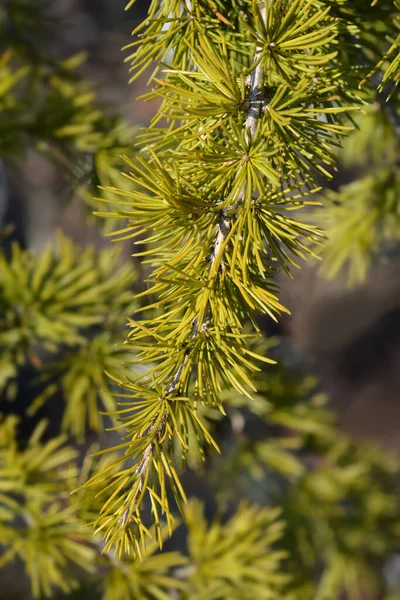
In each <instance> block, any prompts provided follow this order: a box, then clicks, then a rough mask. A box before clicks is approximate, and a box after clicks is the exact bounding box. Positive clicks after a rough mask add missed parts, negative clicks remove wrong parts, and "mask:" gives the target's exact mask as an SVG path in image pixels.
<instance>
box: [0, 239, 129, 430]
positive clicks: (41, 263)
mask: <svg viewBox="0 0 400 600" xmlns="http://www.w3.org/2000/svg"><path fill="white" fill-rule="evenodd" d="M0 271H1V274H0V307H1V310H0V314H1V318H0V344H1V347H2V355H1V387H2V388H6V392H7V394H8V396H9V397H10V398H12V397H13V396H15V395H16V393H17V392H18V390H17V388H16V376H17V374H18V370H19V369H20V368H21V367H22V366H24V365H25V364H26V363H27V362H28V363H30V364H31V365H32V367H33V368H36V369H37V370H38V373H40V377H38V380H37V385H38V386H39V384H40V386H39V389H40V388H42V391H41V392H40V394H38V395H37V397H36V399H35V400H34V402H33V404H32V405H31V407H30V409H29V411H30V412H31V413H33V412H35V411H36V410H37V409H38V408H39V407H40V406H41V405H42V404H43V403H44V402H45V401H46V400H48V399H49V398H51V397H52V396H53V395H54V393H55V392H56V391H57V390H58V389H61V390H62V391H63V396H64V398H65V402H66V409H65V413H64V420H63V424H64V427H65V429H66V430H68V431H70V432H71V433H73V434H74V435H76V436H77V437H79V438H80V439H82V438H83V436H84V433H85V429H86V427H87V425H89V427H90V428H92V429H95V430H97V431H98V432H101V431H102V429H103V426H102V419H101V416H100V414H99V411H100V410H108V411H112V410H113V409H114V408H115V401H114V399H113V396H112V395H111V393H110V385H109V382H108V379H107V377H106V376H105V370H110V369H113V370H114V371H115V372H119V371H120V372H124V371H126V372H129V367H128V366H123V365H121V361H122V360H123V355H124V352H123V351H122V350H121V349H120V348H118V346H117V344H118V342H119V341H120V337H119V336H120V332H121V329H122V328H123V326H124V324H125V322H126V318H127V315H128V314H131V313H132V310H133V303H132V293H131V291H130V287H131V285H132V282H133V281H134V279H135V273H134V271H133V270H132V267H131V266H130V265H122V264H121V262H120V252H119V249H118V248H112V249H105V250H103V251H101V252H100V253H99V254H98V255H97V256H96V254H95V250H94V248H93V247H90V246H88V247H87V248H85V249H84V250H83V249H82V248H80V247H79V245H77V244H74V243H73V242H72V240H70V239H68V238H66V237H65V236H63V235H62V234H60V235H59V237H58V248H57V251H56V249H55V248H54V247H53V245H52V244H49V245H48V246H47V248H46V249H45V250H44V251H43V252H42V254H41V255H40V256H32V255H31V254H29V253H28V252H26V251H23V250H21V248H20V247H19V246H18V245H17V244H15V245H14V246H13V247H12V252H11V257H10V260H7V258H6V256H5V254H4V253H3V254H0ZM62 348H67V349H68V351H67V355H66V356H64V357H61V356H60V351H61V349H62ZM57 353H58V357H57ZM49 354H50V355H51V354H55V355H56V356H55V358H54V359H53V360H52V361H50V362H49V360H48V359H47V360H46V361H45V362H46V365H45V368H42V359H43V358H45V357H46V358H47V357H48V355H49Z"/></svg>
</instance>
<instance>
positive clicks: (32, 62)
mask: <svg viewBox="0 0 400 600" xmlns="http://www.w3.org/2000/svg"><path fill="white" fill-rule="evenodd" d="M60 26H61V25H60V24H59V23H58V17H57V14H56V12H55V8H54V7H53V8H52V6H51V3H50V2H47V1H41V0H34V1H33V2H31V1H30V0H6V1H5V2H3V3H2V5H1V6H0V53H1V54H0V154H1V155H2V157H3V158H6V159H7V160H9V161H12V162H13V164H14V165H15V166H16V167H18V166H19V164H20V162H21V160H22V159H23V156H24V154H25V152H26V151H27V150H28V149H34V150H36V151H38V152H41V153H42V154H43V155H45V156H46V157H48V159H49V160H51V161H52V162H53V164H55V165H56V166H57V167H58V168H59V169H60V172H61V174H62V175H63V176H64V177H65V180H66V183H65V185H64V189H65V192H66V193H65V192H64V196H65V198H66V199H67V198H68V196H72V195H73V194H78V195H80V196H81V197H82V198H83V199H84V200H85V201H86V202H87V203H88V204H89V206H93V195H96V193H97V188H98V186H99V185H103V186H109V185H119V184H120V183H121V180H123V178H122V176H121V170H122V169H123V163H122V161H121V159H120V156H121V154H125V153H126V152H128V150H129V152H132V150H133V148H134V139H135V131H134V130H133V129H132V127H130V126H129V125H128V124H127V123H125V122H124V121H123V120H122V119H121V117H119V116H117V115H114V114H112V112H111V111H110V110H104V107H102V106H101V105H100V103H99V102H98V101H97V100H96V96H95V89H94V86H93V85H92V84H91V83H90V82H88V81H86V80H85V79H83V78H82V76H81V75H80V71H79V68H80V67H81V66H82V64H83V63H84V62H85V54H84V53H80V54H77V55H75V56H72V57H68V58H66V59H60V57H59V56H57V55H55V56H54V52H53V53H52V52H51V48H52V44H51V43H49V41H51V40H52V39H53V38H54V35H55V34H54V30H56V29H57V27H58V28H59V27H60ZM53 42H54V40H53ZM68 189H69V191H68Z"/></svg>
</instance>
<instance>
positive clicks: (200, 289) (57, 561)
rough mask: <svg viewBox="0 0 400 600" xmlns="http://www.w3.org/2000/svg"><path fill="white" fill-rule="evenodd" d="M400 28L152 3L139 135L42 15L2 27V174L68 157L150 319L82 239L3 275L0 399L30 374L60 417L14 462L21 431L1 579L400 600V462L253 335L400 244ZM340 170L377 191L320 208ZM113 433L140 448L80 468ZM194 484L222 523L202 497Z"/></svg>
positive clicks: (2, 453) (16, 258) (329, 9)
mask: <svg viewBox="0 0 400 600" xmlns="http://www.w3.org/2000/svg"><path fill="white" fill-rule="evenodd" d="M133 4H134V0H133V1H131V2H130V3H129V6H132V5H133ZM399 9H400V7H399V5H398V1H397V0H395V2H394V3H392V2H384V1H383V0H381V1H380V2H378V3H376V2H374V3H373V5H372V6H365V3H363V2H361V0H351V2H350V1H349V0H318V1H311V0H291V1H289V0H268V1H264V0H261V1H260V0H229V1H227V0H152V2H151V6H150V9H149V16H148V18H147V19H146V20H145V21H144V22H143V23H142V24H141V25H140V26H139V27H138V28H137V30H136V32H135V35H136V38H135V41H134V42H133V43H132V44H130V45H129V48H130V49H131V55H130V56H129V57H128V61H129V62H130V63H131V65H132V78H133V79H134V78H136V77H138V76H139V75H140V74H142V73H144V72H145V71H147V70H148V69H149V68H152V69H153V70H152V72H151V74H150V78H149V86H150V89H149V91H148V93H146V94H145V96H144V100H146V101H152V100H156V101H157V102H158V106H159V109H158V111H157V113H156V115H155V117H154V119H153V121H152V123H151V125H150V127H149V128H147V129H146V130H144V132H142V133H141V134H137V132H133V131H132V129H131V128H129V127H127V126H126V124H124V123H123V122H122V121H121V120H120V119H119V118H118V117H116V116H114V115H111V116H110V114H109V113H108V112H107V111H106V110H103V108H102V107H100V106H99V104H98V103H97V102H96V99H95V97H94V93H93V88H92V86H91V85H90V84H88V83H87V82H86V81H84V80H83V79H82V78H81V76H80V75H79V65H80V63H81V61H82V59H83V57H82V56H81V55H79V56H75V57H72V58H70V59H67V60H63V61H57V60H55V59H54V57H52V56H51V53H49V52H48V49H47V45H46V39H47V38H46V36H47V33H48V32H49V31H51V22H46V19H47V18H48V15H49V14H50V13H49V7H48V6H46V3H44V2H43V3H42V2H38V3H37V4H35V7H34V8H32V4H31V3H30V2H29V1H28V0H9V1H7V2H6V3H5V4H4V5H3V6H2V7H1V8H0V30H1V33H2V37H1V42H0V43H1V44H2V45H3V48H2V50H3V54H2V55H1V59H0V153H1V155H2V158H3V159H4V160H5V161H7V164H10V163H12V164H13V166H14V167H15V166H18V163H19V161H21V159H22V158H23V157H24V154H25V153H26V151H27V150H29V149H35V150H36V151H39V152H42V153H44V154H45V155H46V156H48V157H49V159H51V160H52V161H54V163H55V164H56V165H57V166H58V167H61V169H62V172H63V173H64V174H67V175H68V176H69V177H71V178H72V183H73V193H74V194H75V195H79V196H81V197H82V198H83V199H84V200H85V201H86V202H88V203H89V204H90V205H92V206H94V205H95V206H96V210H97V213H96V214H97V216H98V217H101V218H102V219H97V221H99V222H100V221H101V222H106V223H109V225H108V231H110V230H112V234H111V237H112V239H113V240H115V241H122V240H126V239H127V240H129V243H131V244H132V243H133V244H134V246H135V249H136V250H137V252H136V256H137V257H138V258H139V259H140V260H141V262H142V264H143V265H144V268H145V270H146V272H147V273H148V274H149V276H148V279H147V281H146V289H145V291H142V292H140V293H138V294H136V297H135V299H133V297H132V285H133V284H134V282H135V279H136V273H135V270H134V268H133V266H132V265H131V264H123V262H122V259H121V255H120V250H119V247H118V245H117V246H114V247H113V248H112V249H109V248H106V249H105V250H102V251H96V250H95V249H94V248H93V247H87V248H84V249H83V248H81V247H80V246H79V245H77V244H75V243H74V242H73V241H72V240H71V239H69V238H68V237H66V236H65V235H64V234H62V233H59V235H58V239H57V242H56V243H55V244H49V245H48V247H47V248H46V249H45V250H44V251H43V252H42V253H40V254H39V255H35V254H33V253H32V252H30V251H26V250H24V249H22V248H21V247H20V245H18V244H16V243H14V244H12V245H11V248H10V251H8V249H6V250H4V251H3V252H2V253H1V255H0V347H1V356H0V388H1V391H2V392H3V395H4V396H5V397H7V398H8V399H12V398H15V396H16V395H17V394H19V393H20V390H19V389H18V382H19V381H20V377H19V376H20V374H21V371H23V370H24V369H26V368H27V367H29V369H32V370H33V372H34V378H33V379H34V390H35V394H34V396H35V397H34V400H33V402H32V403H31V404H30V406H29V408H28V409H27V415H29V416H33V415H37V413H38V411H41V409H42V407H43V406H44V405H45V403H46V402H58V401H59V399H60V398H63V399H64V402H65V407H64V410H63V417H62V428H63V430H64V433H63V435H61V436H56V437H54V436H53V435H51V434H49V432H48V429H47V427H48V424H47V422H46V421H43V420H40V421H39V423H38V425H37V426H36V428H35V430H34V431H33V433H32V434H31V435H30V437H29V439H27V440H25V441H24V440H22V441H20V442H18V438H19V437H20V436H19V426H20V423H19V421H18V419H17V418H16V417H15V416H12V415H11V416H7V417H3V419H2V421H1V422H0V547H1V556H0V567H3V568H4V569H8V568H9V567H10V566H11V565H15V564H16V565H21V564H22V565H23V566H24V570H25V572H26V574H27V576H28V578H29V580H30V586H31V590H32V594H33V595H34V596H35V597H37V598H43V597H54V594H55V593H57V592H60V593H61V594H62V596H61V597H63V598H65V596H66V595H67V597H70V598H72V597H73V596H72V595H71V596H69V594H70V593H71V590H73V589H76V590H77V592H76V593H77V594H79V591H80V590H86V589H88V590H89V592H85V591H83V592H82V593H83V594H84V597H93V598H102V599H103V600H119V599H122V598H123V599H124V600H125V599H127V600H130V599H132V600H167V599H168V598H172V599H173V600H189V599H190V600H210V599H211V600H231V599H232V600H235V599H236V600H246V599H247V598H248V599H250V598H251V599H252V600H253V599H254V600H284V599H285V600H341V599H342V598H343V594H344V593H345V594H347V596H346V598H347V597H348V598H349V599H350V600H359V598H360V596H361V594H363V593H375V592H376V593H377V594H378V593H379V594H381V595H382V598H384V600H395V599H396V598H397V597H398V595H399V594H400V582H396V581H392V580H390V581H389V579H388V578H387V570H388V563H389V561H390V559H392V558H393V557H395V556H396V555H397V554H398V553H400V543H399V539H400V500H399V499H400V490H399V485H400V483H399V482H400V477H399V475H400V474H399V467H398V465H397V464H396V461H395V460H393V459H392V458H391V457H389V456H387V455H386V454H384V453H383V452H382V451H380V450H378V449H376V448H374V447H371V446H370V445H367V444H363V443H356V442H354V441H352V440H350V439H348V438H347V437H346V436H344V435H342V434H341V433H340V432H339V431H338V429H337V427H336V424H335V419H334V416H333V415H332V413H331V412H330V411H329V410H328V408H327V406H326V402H327V399H326V398H325V397H324V395H323V394H321V393H320V392H319V390H318V382H317V381H316V380H315V379H314V378H312V377H307V376H304V374H303V373H302V372H301V371H300V370H297V369H295V368H293V367H289V366H287V365H286V364H285V360H284V359H282V355H283V356H284V353H285V352H284V342H283V343H282V344H281V345H280V346H276V345H275V344H274V340H267V339H265V338H264V337H263V334H262V328H261V327H260V325H259V321H258V317H259V315H260V314H264V315H267V316H268V317H269V318H272V319H277V318H279V316H280V315H281V314H282V313H284V312H288V309H287V308H286V307H285V306H283V305H282V304H281V303H280V300H279V290H278V285H277V281H276V275H277V273H278V272H279V271H283V273H285V274H287V275H288V276H289V277H290V276H291V272H292V271H293V269H294V268H297V267H298V265H299V263H300V262H301V261H302V260H303V259H307V258H309V257H313V256H314V255H319V256H321V257H322V259H323V261H322V268H323V269H325V272H327V273H328V274H330V275H331V276H335V275H337V274H338V273H339V272H340V271H341V270H343V269H344V268H348V276H349V280H350V281H351V282H357V281H360V280H362V279H363V278H364V277H365V276H366V273H367V269H368V267H369V266H370V264H372V263H373V261H374V260H375V259H376V258H377V257H380V256H381V254H382V247H383V246H386V245H388V244H390V245H393V244H394V243H395V242H396V241H398V235H399V231H400V227H399V223H398V220H399V203H398V198H399V189H400V188H399V185H400V175H399V161H398V144H399V133H400V132H399V116H398V115H399V110H398V109H399V100H398V96H397V89H396V86H397V84H398V82H399V52H398V49H399V37H398V36H399V33H398V32H399ZM38 32H40V34H39V33H38ZM121 154H123V155H124V157H123V161H122V160H121V159H120V155H121ZM128 155H129V156H128ZM339 160H342V161H343V162H344V163H345V164H346V165H350V166H352V167H353V168H354V170H355V173H356V179H355V180H354V181H353V182H351V183H350V184H348V185H345V186H342V187H341V188H340V189H339V190H337V191H332V190H330V191H324V190H322V186H323V185H324V182H325V181H326V180H330V179H332V177H333V173H334V171H335V170H336V169H337V168H338V161H339ZM366 166H367V168H368V174H367V175H365V167H366ZM121 171H122V174H121ZM98 185H100V187H101V188H102V197H101V198H100V199H97V200H96V201H93V200H92V193H93V186H98ZM320 205H322V206H323V208H322V207H321V208H320V207H319V206H320ZM316 206H317V208H315V207H316ZM301 209H304V210H301ZM298 211H300V212H298ZM298 215H299V216H298ZM303 215H305V216H303ZM116 222H118V223H119V224H118V225H117V226H116V225H115V223H116ZM325 236H327V239H326V237H325ZM132 241H133V242H132ZM127 320H128V324H129V326H130V332H129V334H128V337H127V339H126V341H125V343H122V342H123V339H124V333H123V327H124V326H125V324H126V322H127ZM282 348H283V350H282ZM276 360H277V361H278V364H275V362H276ZM11 406H12V405H11ZM7 411H8V406H7ZM105 413H106V414H107V416H108V417H107V418H110V419H111V430H113V431H114V434H113V435H114V436H116V437H117V438H118V437H119V436H121V442H120V443H119V444H117V445H116V447H115V448H111V449H107V448H106V449H104V448H101V447H99V446H96V447H90V448H89V450H88V449H87V447H86V448H85V450H83V451H81V449H80V448H79V447H78V446H77V445H76V443H75V442H76V440H78V442H84V441H86V440H87V436H88V432H89V430H94V431H95V432H96V433H97V434H101V433H102V432H103V431H104V428H105V426H107V425H108V422H107V421H105V420H104V419H103V417H104V416H105ZM224 427H225V435H221V429H222V428H224ZM67 436H69V437H67ZM216 450H217V451H218V452H217V451H216ZM185 465H187V466H189V467H190V472H189V474H188V471H189V470H188V469H185ZM204 465H205V466H206V477H204ZM194 473H196V477H198V478H200V481H201V484H202V485H203V486H204V487H205V488H206V490H207V492H209V494H210V495H212V497H213V499H214V500H215V502H214V500H213V502H214V506H213V507H211V506H209V503H206V505H204V503H203V502H201V501H200V500H199V499H196V498H193V497H190V496H192V495H193V494H192V490H191V487H190V480H191V477H194V475H193V474H194ZM188 496H189V499H188ZM211 508H212V510H211ZM179 512H180V515H179ZM209 512H210V513H211V512H212V513H213V514H214V517H213V518H208V513H209ZM205 515H207V518H206V516H205ZM177 528H180V534H181V535H184V536H185V539H186V549H185V551H183V550H182V549H181V546H180V547H179V551H177V550H176V549H174V543H176V542H175V541H174V540H177V539H179V532H177V534H176V536H174V537H173V538H172V540H171V543H172V547H171V548H172V549H171V550H168V551H166V550H165V549H164V550H163V551H162V552H161V551H160V550H161V549H162V545H163V542H164V540H165V538H166V537H169V536H171V534H172V533H173V532H174V531H175V530H176V529H177ZM183 530H184V532H183Z"/></svg>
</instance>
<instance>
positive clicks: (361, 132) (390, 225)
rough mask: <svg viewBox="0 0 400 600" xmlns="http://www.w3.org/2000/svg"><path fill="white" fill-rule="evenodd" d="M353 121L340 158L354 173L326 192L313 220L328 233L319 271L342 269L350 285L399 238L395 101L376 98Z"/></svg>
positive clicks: (399, 130)
mask: <svg viewBox="0 0 400 600" xmlns="http://www.w3.org/2000/svg"><path fill="white" fill-rule="evenodd" d="M356 126H357V129H356V130H355V131H354V133H353V134H352V135H351V136H350V137H349V138H348V139H347V140H346V143H345V145H344V148H343V151H342V157H343V163H344V164H345V165H346V166H347V167H354V168H355V173H356V177H357V175H358V178H356V179H354V180H353V181H351V182H350V183H348V184H346V185H343V186H341V187H340V188H339V190H338V191H337V192H333V191H328V192H326V193H325V198H324V209H320V210H317V212H316V222H317V223H318V225H321V226H323V228H324V229H325V230H326V231H327V232H328V240H327V241H326V242H325V243H324V244H323V246H322V247H321V249H320V250H319V253H320V256H321V257H322V259H323V262H322V264H321V270H322V271H323V272H324V273H326V274H327V275H328V276H329V277H332V278H333V277H336V276H337V275H338V274H339V273H340V272H341V271H342V270H343V269H345V270H346V272H347V278H348V281H349V283H350V284H356V283H360V282H362V281H364V280H365V278H366V276H367V272H368V269H369V268H370V267H371V266H373V265H376V263H377V261H379V260H380V261H382V259H384V258H385V255H386V254H387V253H388V251H389V250H390V249H392V248H395V247H396V245H397V244H398V242H399V241H400V162H399V140H400V117H399V111H398V100H395V99H394V98H392V99H390V100H388V102H385V101H383V102H382V101H380V99H379V98H377V99H376V101H375V102H374V103H373V104H372V105H371V106H370V107H369V108H368V109H366V110H365V111H364V114H362V115H359V116H358V118H356Z"/></svg>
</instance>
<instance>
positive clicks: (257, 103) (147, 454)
mask: <svg viewBox="0 0 400 600" xmlns="http://www.w3.org/2000/svg"><path fill="white" fill-rule="evenodd" d="M186 6H187V8H188V9H190V7H191V2H190V1H189V0H187V1H186ZM260 11H261V15H262V17H263V21H264V23H265V22H266V4H265V2H261V4H260ZM261 53H262V48H258V49H257V51H256V53H255V55H254V64H256V65H257V66H256V68H255V69H254V71H253V73H252V75H251V83H250V92H249V100H248V102H249V108H248V111H247V117H246V121H245V124H244V136H245V140H246V143H247V144H249V143H250V142H251V141H252V140H253V139H254V137H255V135H256V131H257V124H258V120H259V117H260V114H261V106H262V100H263V91H262V86H263V80H264V73H263V68H262V64H261V61H260V58H261ZM245 194H246V183H244V184H243V187H242V189H241V190H240V191H239V193H238V197H237V199H236V201H235V202H234V204H233V206H232V207H230V209H229V211H231V210H232V209H233V208H235V207H236V206H238V205H239V204H240V203H241V202H242V201H243V199H244V197H245ZM226 213H227V209H225V210H224V209H221V211H220V220H219V223H218V232H217V235H216V238H215V242H214V245H213V250H212V253H211V258H210V266H209V274H210V273H212V272H213V271H214V270H215V269H217V273H218V272H219V270H220V269H221V267H223V265H224V260H223V244H224V243H225V240H226V238H227V236H228V234H229V232H230V230H231V227H232V222H233V220H234V216H233V215H228V214H226ZM218 261H219V265H218V264H217V262H218ZM210 321H211V315H210V310H209V303H207V305H206V308H205V310H204V311H203V316H201V315H200V314H198V315H197V316H196V317H195V319H194V320H193V329H192V333H191V335H190V339H193V338H194V337H195V336H196V335H197V332H198V330H199V323H200V322H201V328H200V329H201V330H202V331H206V330H207V329H208V326H209V324H210ZM191 350H192V347H190V348H187V349H186V351H185V353H184V356H183V359H182V362H181V363H180V365H179V367H178V368H177V370H176V372H175V375H174V376H173V378H172V380H171V382H170V383H169V385H168V386H167V395H168V396H172V395H173V394H174V393H175V392H176V390H177V388H178V385H179V382H180V378H181V376H182V373H183V372H184V370H185V367H186V365H187V363H188V361H189V357H190V353H191ZM163 425H164V423H163V424H162V425H161V426H160V427H159V430H161V429H162V428H163ZM153 429H154V423H153V424H152V425H151V426H150V428H149V430H148V432H147V434H151V433H152V431H153ZM157 435H158V432H156V436H157ZM154 448H155V439H153V440H152V441H151V442H150V443H149V444H148V445H147V446H146V448H145V450H144V452H143V456H142V459H141V460H140V462H139V464H138V466H137V468H136V470H135V473H136V474H137V476H138V478H139V479H140V480H142V479H143V477H144V474H145V472H146V469H147V467H148V465H149V462H150V459H151V455H152V453H153V451H154ZM140 491H141V484H139V486H138V488H137V490H136V494H135V495H134V497H133V499H132V502H131V505H130V507H128V508H127V509H126V511H125V512H124V514H123V516H122V517H121V518H120V519H119V522H120V523H121V527H124V525H125V523H126V520H127V517H128V514H129V513H130V512H131V506H132V504H133V503H134V502H135V500H136V497H137V495H138V494H139V493H140Z"/></svg>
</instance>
